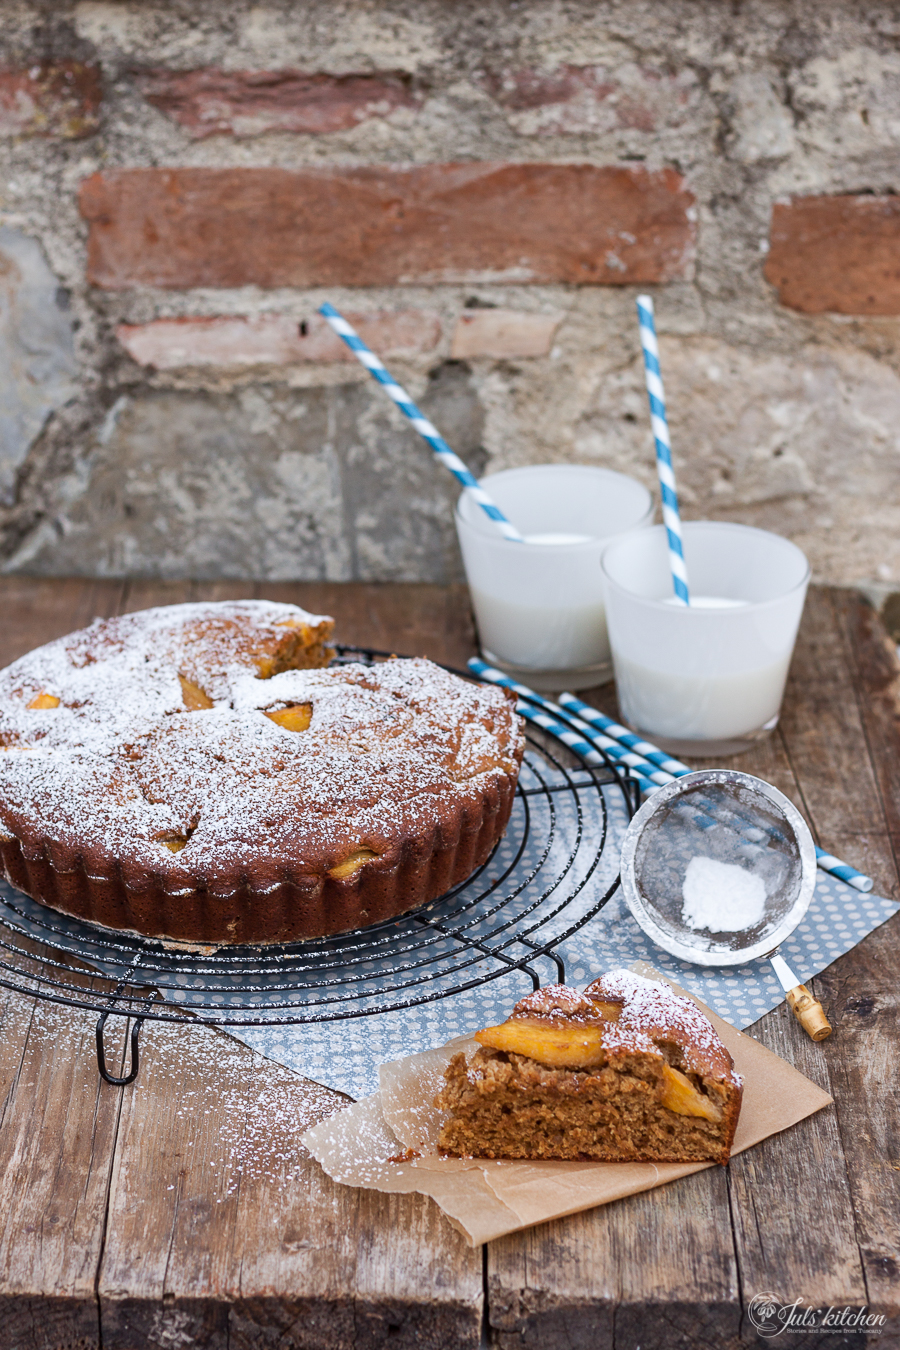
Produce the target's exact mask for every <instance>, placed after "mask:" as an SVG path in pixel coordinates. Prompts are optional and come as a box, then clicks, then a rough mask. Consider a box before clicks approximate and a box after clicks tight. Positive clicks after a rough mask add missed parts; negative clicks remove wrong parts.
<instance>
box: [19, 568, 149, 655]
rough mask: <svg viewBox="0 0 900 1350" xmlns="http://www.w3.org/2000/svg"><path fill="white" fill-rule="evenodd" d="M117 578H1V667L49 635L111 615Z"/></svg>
mask: <svg viewBox="0 0 900 1350" xmlns="http://www.w3.org/2000/svg"><path fill="white" fill-rule="evenodd" d="M123 590H124V585H123V583H122V582H121V581H93V580H91V579H90V578H87V577H66V578H63V579H58V578H54V577H19V576H5V577H3V578H2V579H0V619H2V622H0V666H7V665H9V663H10V662H11V661H15V660H17V659H18V658H19V657H20V656H24V655H25V653H26V652H30V651H31V650H32V649H33V648H34V647H40V646H41V645H42V644H43V643H45V642H51V641H52V640H53V639H54V638H58V637H64V636H65V634H66V633H71V632H73V631H74V630H75V629H76V628H84V627H85V626H86V625H87V624H89V623H90V622H91V621H92V620H93V619H95V618H106V617H107V616H108V615H110V614H115V613H116V612H117V609H118V607H119V604H120V603H121V598H122V593H123Z"/></svg>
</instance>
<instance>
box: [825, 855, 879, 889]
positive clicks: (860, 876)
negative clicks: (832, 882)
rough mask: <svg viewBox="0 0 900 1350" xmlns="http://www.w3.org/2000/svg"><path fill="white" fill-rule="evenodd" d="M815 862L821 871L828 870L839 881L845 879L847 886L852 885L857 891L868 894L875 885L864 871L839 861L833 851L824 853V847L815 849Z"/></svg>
mask: <svg viewBox="0 0 900 1350" xmlns="http://www.w3.org/2000/svg"><path fill="white" fill-rule="evenodd" d="M816 862H817V863H818V864H819V866H820V867H821V868H822V870H823V872H830V873H831V875H832V876H833V877H838V878H839V879H840V880H841V881H846V883H847V885H848V886H853V887H854V888H855V889H856V890H857V891H862V893H863V894H864V895H868V893H869V891H871V890H872V889H873V887H874V885H875V882H874V881H873V880H872V878H871V877H867V876H866V875H865V873H864V872H857V870H856V868H855V867H851V866H850V864H849V863H845V862H841V860H840V858H836V857H835V856H834V854H833V853H826V852H825V850H824V848H817V849H816Z"/></svg>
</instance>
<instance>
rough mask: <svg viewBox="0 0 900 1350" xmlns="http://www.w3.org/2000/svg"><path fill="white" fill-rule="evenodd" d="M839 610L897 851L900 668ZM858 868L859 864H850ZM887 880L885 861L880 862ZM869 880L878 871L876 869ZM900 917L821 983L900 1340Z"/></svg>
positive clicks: (885, 1291) (864, 1213)
mask: <svg viewBox="0 0 900 1350" xmlns="http://www.w3.org/2000/svg"><path fill="white" fill-rule="evenodd" d="M833 604H834V610H835V613H836V616H837V619H838V622H839V623H840V624H841V626H842V628H843V632H844V635H845V638H846V640H847V648H848V651H849V654H850V660H851V664H852V675H853V682H854V686H855V691H856V696H857V701H858V706H859V709H860V714H861V717H862V721H863V726H864V728H865V731H866V737H867V740H868V743H869V746H870V747H871V750H872V756H873V762H874V765H875V772H876V778H877V781H878V787H879V791H880V796H881V804H882V809H883V811H884V813H885V817H886V820H887V825H888V829H889V831H890V835H891V841H892V843H893V848H894V853H893V855H892V857H891V859H890V861H891V863H892V864H894V865H893V866H892V868H891V871H892V873H893V875H892V883H893V884H892V886H891V887H890V888H888V887H885V886H884V885H883V878H882V877H881V876H877V877H876V880H877V882H878V888H879V890H880V891H881V892H882V894H892V895H894V896H900V887H898V881H897V870H896V864H895V862H894V860H895V859H896V857H897V850H898V843H900V663H898V660H897V653H896V648H895V645H894V643H893V642H892V641H891V639H890V638H889V637H888V635H887V634H886V633H885V631H884V628H883V627H882V625H881V623H880V622H879V620H878V617H877V615H876V614H875V612H874V610H873V609H871V607H870V606H869V605H868V604H867V603H866V602H865V601H864V600H863V598H862V597H861V596H857V595H854V594H850V593H836V594H835V595H834V596H833ZM854 861H855V858H854ZM883 863H884V872H885V873H887V870H888V860H887V859H884V860H883ZM873 875H875V870H874V869H873ZM898 968H900V915H896V916H895V917H894V918H892V919H890V920H889V921H888V922H887V923H886V924H884V925H883V926H882V927H881V928H879V929H878V930H876V932H874V933H872V934H871V935H870V936H869V937H868V938H866V940H865V941H864V942H862V943H861V944H860V945H859V946H858V947H855V948H854V949H853V951H852V952H848V953H847V955H846V956H844V957H842V958H841V960H840V961H837V962H835V964H834V965H833V966H831V967H829V969H828V970H827V971H825V972H824V975H823V976H822V977H821V979H820V980H819V982H818V983H819V985H820V988H821V990H822V993H821V997H823V998H824V999H825V1000H826V1001H827V1003H828V1007H829V1011H830V1016H831V1019H832V1023H833V1025H834V1027H835V1035H834V1037H833V1038H832V1040H831V1041H829V1042H827V1043H826V1051H827V1057H828V1062H829V1069H830V1073H831V1078H832V1082H833V1083H834V1093H835V1097H836V1099H837V1113H838V1124H839V1128H840V1131H841V1139H842V1143H843V1150H844V1156H845V1160H846V1166H847V1172H848V1175H849V1178H850V1183H851V1189H852V1197H853V1213H854V1218H855V1223H856V1232H857V1238H858V1242H859V1246H860V1251H861V1253H862V1261H863V1268H864V1270H865V1276H866V1286H867V1292H868V1297H869V1302H870V1304H871V1306H872V1308H873V1310H874V1311H876V1312H881V1311H885V1312H886V1313H887V1314H888V1316H889V1317H890V1319H891V1323H892V1330H893V1335H894V1336H896V1337H897V1339H898V1340H900V1250H898V1234H900V1089H898V1086H897V1085H898V1083H900V999H898V995H897V970H898Z"/></svg>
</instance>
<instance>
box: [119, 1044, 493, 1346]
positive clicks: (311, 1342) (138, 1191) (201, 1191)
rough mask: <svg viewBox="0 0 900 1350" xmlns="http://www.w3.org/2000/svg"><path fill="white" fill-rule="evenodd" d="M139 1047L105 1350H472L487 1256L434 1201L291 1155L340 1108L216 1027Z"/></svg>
mask: <svg viewBox="0 0 900 1350" xmlns="http://www.w3.org/2000/svg"><path fill="white" fill-rule="evenodd" d="M144 1035H145V1044H144V1054H143V1062H142V1068H141V1077H140V1084H139V1087H138V1088H137V1089H136V1090H131V1089H127V1090H126V1092H125V1094H124V1101H123V1111H122V1122H121V1128H120V1131H119V1138H118V1141H117V1146H116V1160H115V1167H114V1172H113V1181H112V1187H111V1195H110V1206H109V1223H108V1232H107V1240H106V1248H105V1252H104V1256H103V1263H102V1268H101V1271H100V1279H99V1294H100V1303H101V1321H102V1327H103V1346H104V1350H157V1347H158V1346H159V1345H167V1344H170V1343H171V1344H184V1345H190V1344H195V1343H197V1344H200V1345H203V1346H210V1347H216V1348H218V1347H219V1346H222V1347H225V1346H228V1348H229V1350H238V1348H239V1350H257V1348H258V1347H260V1348H261V1347H263V1346H265V1347H269V1346H272V1345H275V1344H277V1345H278V1346H280V1347H284V1348H285V1350H292V1347H295V1346H296V1347H300V1346H304V1347H307V1346H309V1347H312V1346H315V1347H316V1350H330V1348H331V1347H335V1348H337V1347H345V1346H346V1347H349V1346H354V1347H356V1346H360V1347H362V1346H369V1345H380V1344H382V1343H383V1341H385V1340H387V1339H388V1338H389V1339H390V1342H391V1344H392V1345H396V1346H401V1347H406V1346H410V1347H411V1346H417V1347H419V1346H422V1347H426V1348H427V1350H431V1347H434V1350H439V1347H440V1348H442V1347H444V1346H447V1345H453V1346H457V1345H459V1346H461V1347H465V1346H473V1347H474V1346H477V1345H478V1344H479V1340H480V1327H481V1317H482V1272H481V1257H480V1253H478V1252H477V1251H472V1250H471V1249H470V1248H468V1247H466V1246H465V1244H464V1243H463V1241H462V1239H461V1238H460V1237H459V1236H458V1235H457V1234H456V1233H455V1231H454V1230H453V1229H452V1228H451V1227H450V1225H449V1224H448V1223H447V1222H446V1221H445V1220H444V1219H443V1218H442V1217H441V1216H440V1213H439V1211H438V1210H437V1207H436V1206H435V1205H434V1204H433V1202H432V1201H430V1200H426V1199H424V1198H422V1197H416V1196H383V1195H380V1194H378V1193H376V1192H368V1191H356V1190H353V1189H350V1188H347V1187H343V1186H337V1185H335V1184H334V1183H333V1182H331V1181H330V1180H329V1178H327V1177H326V1176H325V1174H324V1173H323V1172H322V1171H321V1169H320V1168H319V1166H318V1164H317V1163H315V1162H314V1161H313V1160H312V1159H311V1158H310V1157H309V1156H308V1154H307V1153H306V1152H305V1150H304V1149H303V1148H302V1147H301V1146H300V1144H299V1143H298V1138H299V1135H300V1134H301V1133H302V1131H303V1130H304V1129H305V1128H307V1127H308V1126H309V1125H311V1124H313V1123H314V1122H315V1121H316V1120H317V1119H322V1118H324V1117H325V1116H327V1115H329V1114H330V1113H331V1112H332V1111H333V1110H335V1109H337V1108H339V1107H340V1106H341V1105H342V1103H343V1099H342V1098H341V1097H340V1096H339V1094H337V1093H333V1092H331V1091H329V1090H328V1089H327V1088H322V1087H319V1086H318V1085H316V1084H313V1083H309V1082H307V1081H305V1080H303V1079H300V1078H298V1077H297V1076H296V1075H295V1074H293V1073H291V1072H290V1071H288V1070H287V1069H284V1068H282V1067H281V1066H279V1065H276V1064H273V1063H272V1062H271V1061H269V1060H266V1059H264V1058H263V1057H262V1056H260V1055H258V1054H256V1053H254V1052H253V1051H252V1050H250V1049H249V1047H247V1046H245V1045H243V1044H242V1043H240V1042H238V1041H236V1040H232V1039H231V1038H230V1037H227V1036H225V1035H222V1034H220V1033H217V1032H214V1031H212V1030H210V1029H208V1028H201V1027H196V1028H193V1027H192V1028H190V1029H188V1030H185V1029H184V1028H183V1027H178V1026H176V1027H167V1026H165V1025H161V1024H158V1023H147V1024H146V1027H145V1033H144ZM179 1337H180V1338H181V1339H180V1340H179V1339H178V1338H179Z"/></svg>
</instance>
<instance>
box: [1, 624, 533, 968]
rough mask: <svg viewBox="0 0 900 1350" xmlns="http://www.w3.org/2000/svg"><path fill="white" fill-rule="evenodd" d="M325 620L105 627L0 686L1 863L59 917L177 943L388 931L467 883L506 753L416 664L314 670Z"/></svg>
mask: <svg viewBox="0 0 900 1350" xmlns="http://www.w3.org/2000/svg"><path fill="white" fill-rule="evenodd" d="M332 627H333V623H332V620H331V619H329V618H326V617H323V616H321V615H313V614H308V613H306V612H305V611H304V610H302V609H299V608H297V607H296V606H293V605H282V604H270V603H267V602H263V601H258V600H248V601H241V602H237V603H224V604H194V605H173V606H168V607H165V608H160V609H151V610H145V611H143V612H140V613H136V614H129V615H125V616H122V617H119V618H115V619H110V620H98V621H96V622H95V623H93V624H92V625H91V626H90V627H89V628H86V629H84V630H83V631H81V632H77V633H73V634H71V635H70V636H69V637H66V638H61V639H60V640H58V641H56V642H51V643H49V644H48V645H47V646H44V647H41V648H39V649H38V650H36V651H33V652H31V653H30V654H29V655H27V656H24V657H22V658H21V659H20V660H18V661H16V662H14V663H13V665H11V666H9V667H7V669H6V670H4V671H2V672H0V859H2V868H3V872H4V874H5V875H6V877H7V878H8V880H9V881H10V882H11V883H12V884H13V885H14V886H16V887H18V888H19V889H20V890H22V891H25V892H26V893H27V894H28V895H31V896H33V897H34V899H36V900H39V901H41V902H42V903H43V904H45V905H49V906H51V907H52V908H54V909H58V910H62V911H64V912H65V913H66V914H70V915H74V916H76V917H78V918H82V919H86V920H88V921H90V922H93V923H97V924H101V925H103V926H105V927H107V928H113V929H118V930H127V931H131V932H136V933H140V934H144V935H147V936H152V937H159V938H163V939H168V940H172V941H176V942H187V943H197V944H219V943H271V942H289V941H294V940H299V939H305V938H313V937H320V936H325V935H328V934H332V933H338V932H342V931H346V930H348V929H352V928H358V927H360V926H363V925H366V924H370V923H373V922H375V921H378V920H382V919H387V918H391V917H394V916H396V915H399V914H401V913H403V912H405V911H407V910H410V909H413V908H415V907H416V906H418V905H421V904H424V903H426V902H427V901H429V900H432V899H434V898H435V897H437V896H439V895H441V894H443V893H444V892H445V891H447V890H448V889H450V888H451V887H453V886H456V885H457V884H459V883H460V882H462V881H464V880H465V879H466V877H468V876H469V875H470V873H471V872H472V871H473V870H474V869H475V868H476V867H478V866H479V865H480V864H482V863H484V862H485V860H486V859H487V858H488V857H489V855H490V853H491V851H492V849H493V848H494V846H495V844H496V843H497V841H498V839H499V838H500V836H501V834H502V833H503V830H504V828H505V826H506V823H507V821H508V818H509V813H510V810H511V807H512V801H513V795H514V791H515V785H516V778H517V774H518V768H519V764H520V761H521V757H522V749H523V744H524V742H523V738H522V733H521V727H520V722H519V719H518V717H517V715H516V713H515V707H514V700H512V698H511V696H508V695H507V694H506V692H505V691H503V690H498V689H495V688H493V687H489V686H485V685H478V684H474V683H471V682H469V681H467V680H463V679H461V678H459V677H457V676H454V675H451V674H449V673H448V672H446V671H444V670H442V669H441V668H440V667H438V666H436V665H433V664H432V663H431V662H430V661H426V660H419V659H416V660H400V659H392V660H389V661H385V662H381V663H379V664H376V665H374V666H367V665H363V664H358V663H351V664H344V665H333V666H330V667H327V668H326V665H327V662H328V661H329V660H330V658H331V656H332V655H333V653H332V651H331V649H330V648H329V647H328V639H329V637H330V634H331V631H332Z"/></svg>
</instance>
